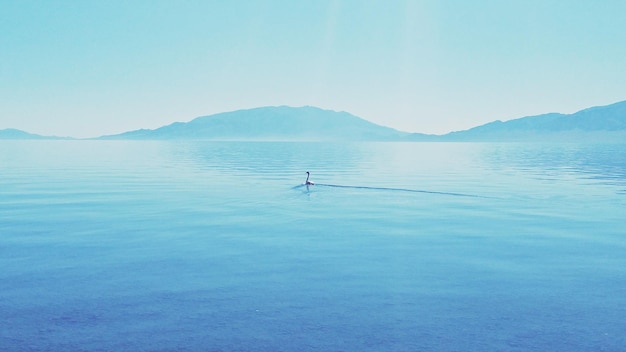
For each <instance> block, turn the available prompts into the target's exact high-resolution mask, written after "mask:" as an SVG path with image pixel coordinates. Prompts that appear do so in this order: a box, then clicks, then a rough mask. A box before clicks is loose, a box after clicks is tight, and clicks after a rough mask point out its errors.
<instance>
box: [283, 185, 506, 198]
mask: <svg viewBox="0 0 626 352" xmlns="http://www.w3.org/2000/svg"><path fill="white" fill-rule="evenodd" d="M304 186H308V185H306V184H301V185H299V186H296V187H293V188H294V189H295V188H300V187H304ZM311 187H333V188H351V189H364V190H374V191H392V192H410V193H425V194H441V195H446V196H455V197H471V198H491V199H493V198H494V197H488V196H481V195H476V194H467V193H455V192H441V191H428V190H421V189H410V188H393V187H371V186H352V185H335V184H329V183H315V185H312V186H311Z"/></svg>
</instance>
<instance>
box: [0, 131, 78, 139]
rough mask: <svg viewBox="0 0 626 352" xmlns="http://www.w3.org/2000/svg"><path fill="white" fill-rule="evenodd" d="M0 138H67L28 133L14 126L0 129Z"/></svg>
mask: <svg viewBox="0 0 626 352" xmlns="http://www.w3.org/2000/svg"><path fill="white" fill-rule="evenodd" d="M0 139H67V138H61V137H52V136H41V135H38V134H33V133H28V132H24V131H21V130H16V129H14V128H7V129H4V130H0Z"/></svg>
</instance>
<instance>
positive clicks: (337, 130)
mask: <svg viewBox="0 0 626 352" xmlns="http://www.w3.org/2000/svg"><path fill="white" fill-rule="evenodd" d="M0 139H71V138H64V137H54V136H41V135H37V134H31V133H27V132H24V131H20V130H16V129H5V130H0ZM95 139H130V140H151V139H152V140H182V139H204V140H241V141H244V140H268V141H270V140H271V141H283V140H285V141H331V140H337V141H442V142H445V141H470V142H472V141H475V142H481V141H502V142H507V141H545V142H550V141H557V142H558V141H572V142H579V141H580V142H583V141H594V142H595V141H598V142H602V141H612V142H614V141H617V142H624V141H626V101H622V102H618V103H614V104H611V105H606V106H597V107H592V108H588V109H584V110H581V111H578V112H576V113H573V114H560V113H548V114H542V115H536V116H527V117H522V118H517V119H513V120H508V121H504V122H503V121H500V120H497V121H493V122H490V123H487V124H484V125H480V126H476V127H473V128H470V129H468V130H463V131H455V132H450V133H448V134H444V135H428V134H422V133H409V132H402V131H398V130H395V129H393V128H390V127H385V126H381V125H377V124H374V123H372V122H369V121H367V120H364V119H362V118H360V117H357V116H354V115H352V114H350V113H347V112H343V111H342V112H337V111H332V110H323V109H320V108H316V107H311V106H305V107H289V106H273V107H260V108H253V109H246V110H237V111H230V112H223V113H219V114H214V115H209V116H201V117H198V118H195V119H193V120H191V121H189V122H174V123H172V124H170V125H167V126H163V127H160V128H157V129H154V130H151V129H140V130H135V131H129V132H124V133H121V134H115V135H107V136H101V137H98V138H95Z"/></svg>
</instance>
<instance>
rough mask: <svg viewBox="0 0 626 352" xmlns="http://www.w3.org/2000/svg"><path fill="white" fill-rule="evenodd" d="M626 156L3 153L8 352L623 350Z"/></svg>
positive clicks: (517, 150) (293, 147) (223, 147)
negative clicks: (307, 183) (309, 182)
mask: <svg viewBox="0 0 626 352" xmlns="http://www.w3.org/2000/svg"><path fill="white" fill-rule="evenodd" d="M625 146H626V145H620V144H607V145H597V144H596V145H576V144H479V143H475V144H463V143H432V144H431V143H337V144H323V143H235V142H229V143H226V142H148V141H143V142H125V141H3V142H0V285H1V289H0V325H1V329H0V350H2V351H625V350H626V226H625V225H626V220H625V218H626V217H625V215H626V211H625V209H626V207H625V206H626V148H625ZM305 171H311V179H312V180H313V181H314V182H316V183H317V184H316V185H314V186H309V187H307V186H305V185H303V184H302V183H303V182H304V179H305V176H306V175H305ZM337 186H341V187H337Z"/></svg>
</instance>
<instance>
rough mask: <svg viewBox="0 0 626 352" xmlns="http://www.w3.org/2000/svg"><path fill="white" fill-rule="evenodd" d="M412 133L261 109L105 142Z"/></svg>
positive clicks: (350, 119)
mask: <svg viewBox="0 0 626 352" xmlns="http://www.w3.org/2000/svg"><path fill="white" fill-rule="evenodd" d="M410 135H411V134H410V133H408V132H402V131H398V130H395V129H393V128H390V127H385V126H380V125H376V124H374V123H372V122H369V121H367V120H364V119H362V118H360V117H357V116H354V115H352V114H349V113H347V112H337V111H332V110H323V109H320V108H316V107H310V106H306V107H299V108H294V107H288V106H278V107H262V108H254V109H247V110H237V111H231V112H224V113H219V114H215V115H209V116H202V117H198V118H195V119H194V120H192V121H189V122H187V123H183V122H175V123H173V124H170V125H167V126H163V127H160V128H157V129H155V130H137V131H131V132H126V133H122V134H119V135H112V136H103V137H100V138H102V139H213V140H381V141H391V140H399V139H403V138H407V137H408V136H410Z"/></svg>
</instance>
